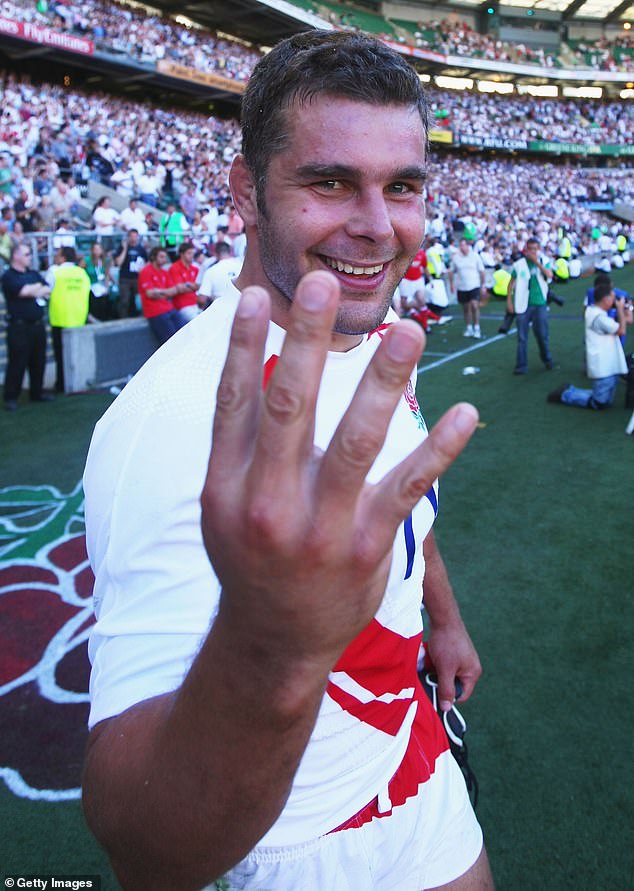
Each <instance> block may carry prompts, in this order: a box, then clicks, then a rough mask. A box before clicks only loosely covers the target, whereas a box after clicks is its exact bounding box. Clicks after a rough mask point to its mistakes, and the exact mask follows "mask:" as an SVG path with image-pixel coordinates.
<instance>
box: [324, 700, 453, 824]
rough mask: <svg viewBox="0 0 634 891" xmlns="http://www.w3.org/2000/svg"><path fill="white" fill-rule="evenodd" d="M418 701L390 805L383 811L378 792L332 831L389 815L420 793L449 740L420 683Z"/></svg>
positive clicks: (393, 781)
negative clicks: (387, 809) (389, 807)
mask: <svg viewBox="0 0 634 891" xmlns="http://www.w3.org/2000/svg"><path fill="white" fill-rule="evenodd" d="M416 701H417V702H418V710H417V712H416V717H415V719H414V724H413V726H412V733H411V736H410V739H409V744H408V746H407V750H406V752H405V756H404V757H403V760H402V761H401V763H400V765H399V767H398V769H397V771H396V773H395V774H394V776H393V777H392V779H391V780H390V782H389V783H388V786H387V792H388V796H389V799H390V803H391V805H392V807H391V809H390V810H389V811H380V810H379V799H378V796H377V797H376V798H373V799H372V801H370V802H369V803H368V804H366V805H365V807H362V808H361V810H360V811H358V812H357V813H356V814H355V815H354V816H353V817H350V818H349V819H348V820H345V821H344V822H343V823H341V824H340V825H339V826H337V827H336V828H335V829H332V830H331V832H340V831H341V830H343V829H358V828H359V827H360V826H363V825H364V824H365V823H369V822H370V821H371V820H377V819H380V818H381V817H389V816H390V814H391V813H392V810H393V809H394V808H395V807H399V806H400V805H402V804H405V802H406V801H407V799H408V798H412V797H414V796H415V795H417V794H418V791H419V787H420V786H421V784H423V783H426V782H427V780H428V779H429V778H430V777H431V775H432V774H433V773H434V771H435V769H436V759H437V758H438V757H439V756H440V755H441V754H442V753H443V752H446V751H447V749H448V748H449V743H448V741H447V735H446V734H445V730H444V728H443V726H442V724H441V723H440V719H439V718H438V715H437V714H436V712H435V711H434V708H433V706H432V704H431V702H430V701H429V699H428V698H427V696H426V695H425V693H424V691H423V688H422V687H421V686H420V683H418V684H417V688H416Z"/></svg>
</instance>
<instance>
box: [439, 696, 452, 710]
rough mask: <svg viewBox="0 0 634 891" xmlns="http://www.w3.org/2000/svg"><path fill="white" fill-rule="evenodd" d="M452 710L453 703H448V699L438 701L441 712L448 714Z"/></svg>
mask: <svg viewBox="0 0 634 891" xmlns="http://www.w3.org/2000/svg"><path fill="white" fill-rule="evenodd" d="M452 708H453V702H449V700H448V699H441V700H440V710H441V712H450V711H451V709H452Z"/></svg>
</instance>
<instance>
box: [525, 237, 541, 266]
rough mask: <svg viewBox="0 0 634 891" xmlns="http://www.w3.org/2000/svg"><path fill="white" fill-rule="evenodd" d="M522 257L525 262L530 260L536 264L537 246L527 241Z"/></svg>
mask: <svg viewBox="0 0 634 891" xmlns="http://www.w3.org/2000/svg"><path fill="white" fill-rule="evenodd" d="M524 255H525V257H526V259H527V260H532V261H533V263H537V258H538V256H539V245H537V244H535V242H534V241H529V242H528V244H527V245H526V247H525V248H524Z"/></svg>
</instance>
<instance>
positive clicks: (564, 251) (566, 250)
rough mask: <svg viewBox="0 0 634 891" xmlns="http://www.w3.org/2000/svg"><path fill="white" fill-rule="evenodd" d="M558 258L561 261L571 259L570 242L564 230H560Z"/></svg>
mask: <svg viewBox="0 0 634 891" xmlns="http://www.w3.org/2000/svg"><path fill="white" fill-rule="evenodd" d="M559 233H560V238H559V249H558V251H557V254H558V256H559V257H560V258H561V259H563V260H570V258H571V257H572V242H571V240H570V237H569V235H568V232H567V230H566V229H560V230H559Z"/></svg>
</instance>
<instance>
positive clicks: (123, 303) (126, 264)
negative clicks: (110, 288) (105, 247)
mask: <svg viewBox="0 0 634 891" xmlns="http://www.w3.org/2000/svg"><path fill="white" fill-rule="evenodd" d="M147 261H148V255H147V251H146V250H145V248H144V246H143V245H142V244H141V239H140V237H139V232H138V230H137V229H130V231H129V232H128V235H127V238H124V239H123V241H122V243H121V250H120V251H119V253H118V254H117V256H116V258H115V263H116V265H117V266H118V267H119V300H118V304H117V310H118V316H119V318H120V319H126V318H128V317H134V316H137V315H138V314H139V313H138V310H137V306H136V298H137V294H138V292H139V273H140V271H141V270H142V269H143V267H144V266H145V264H146V263H147Z"/></svg>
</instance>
